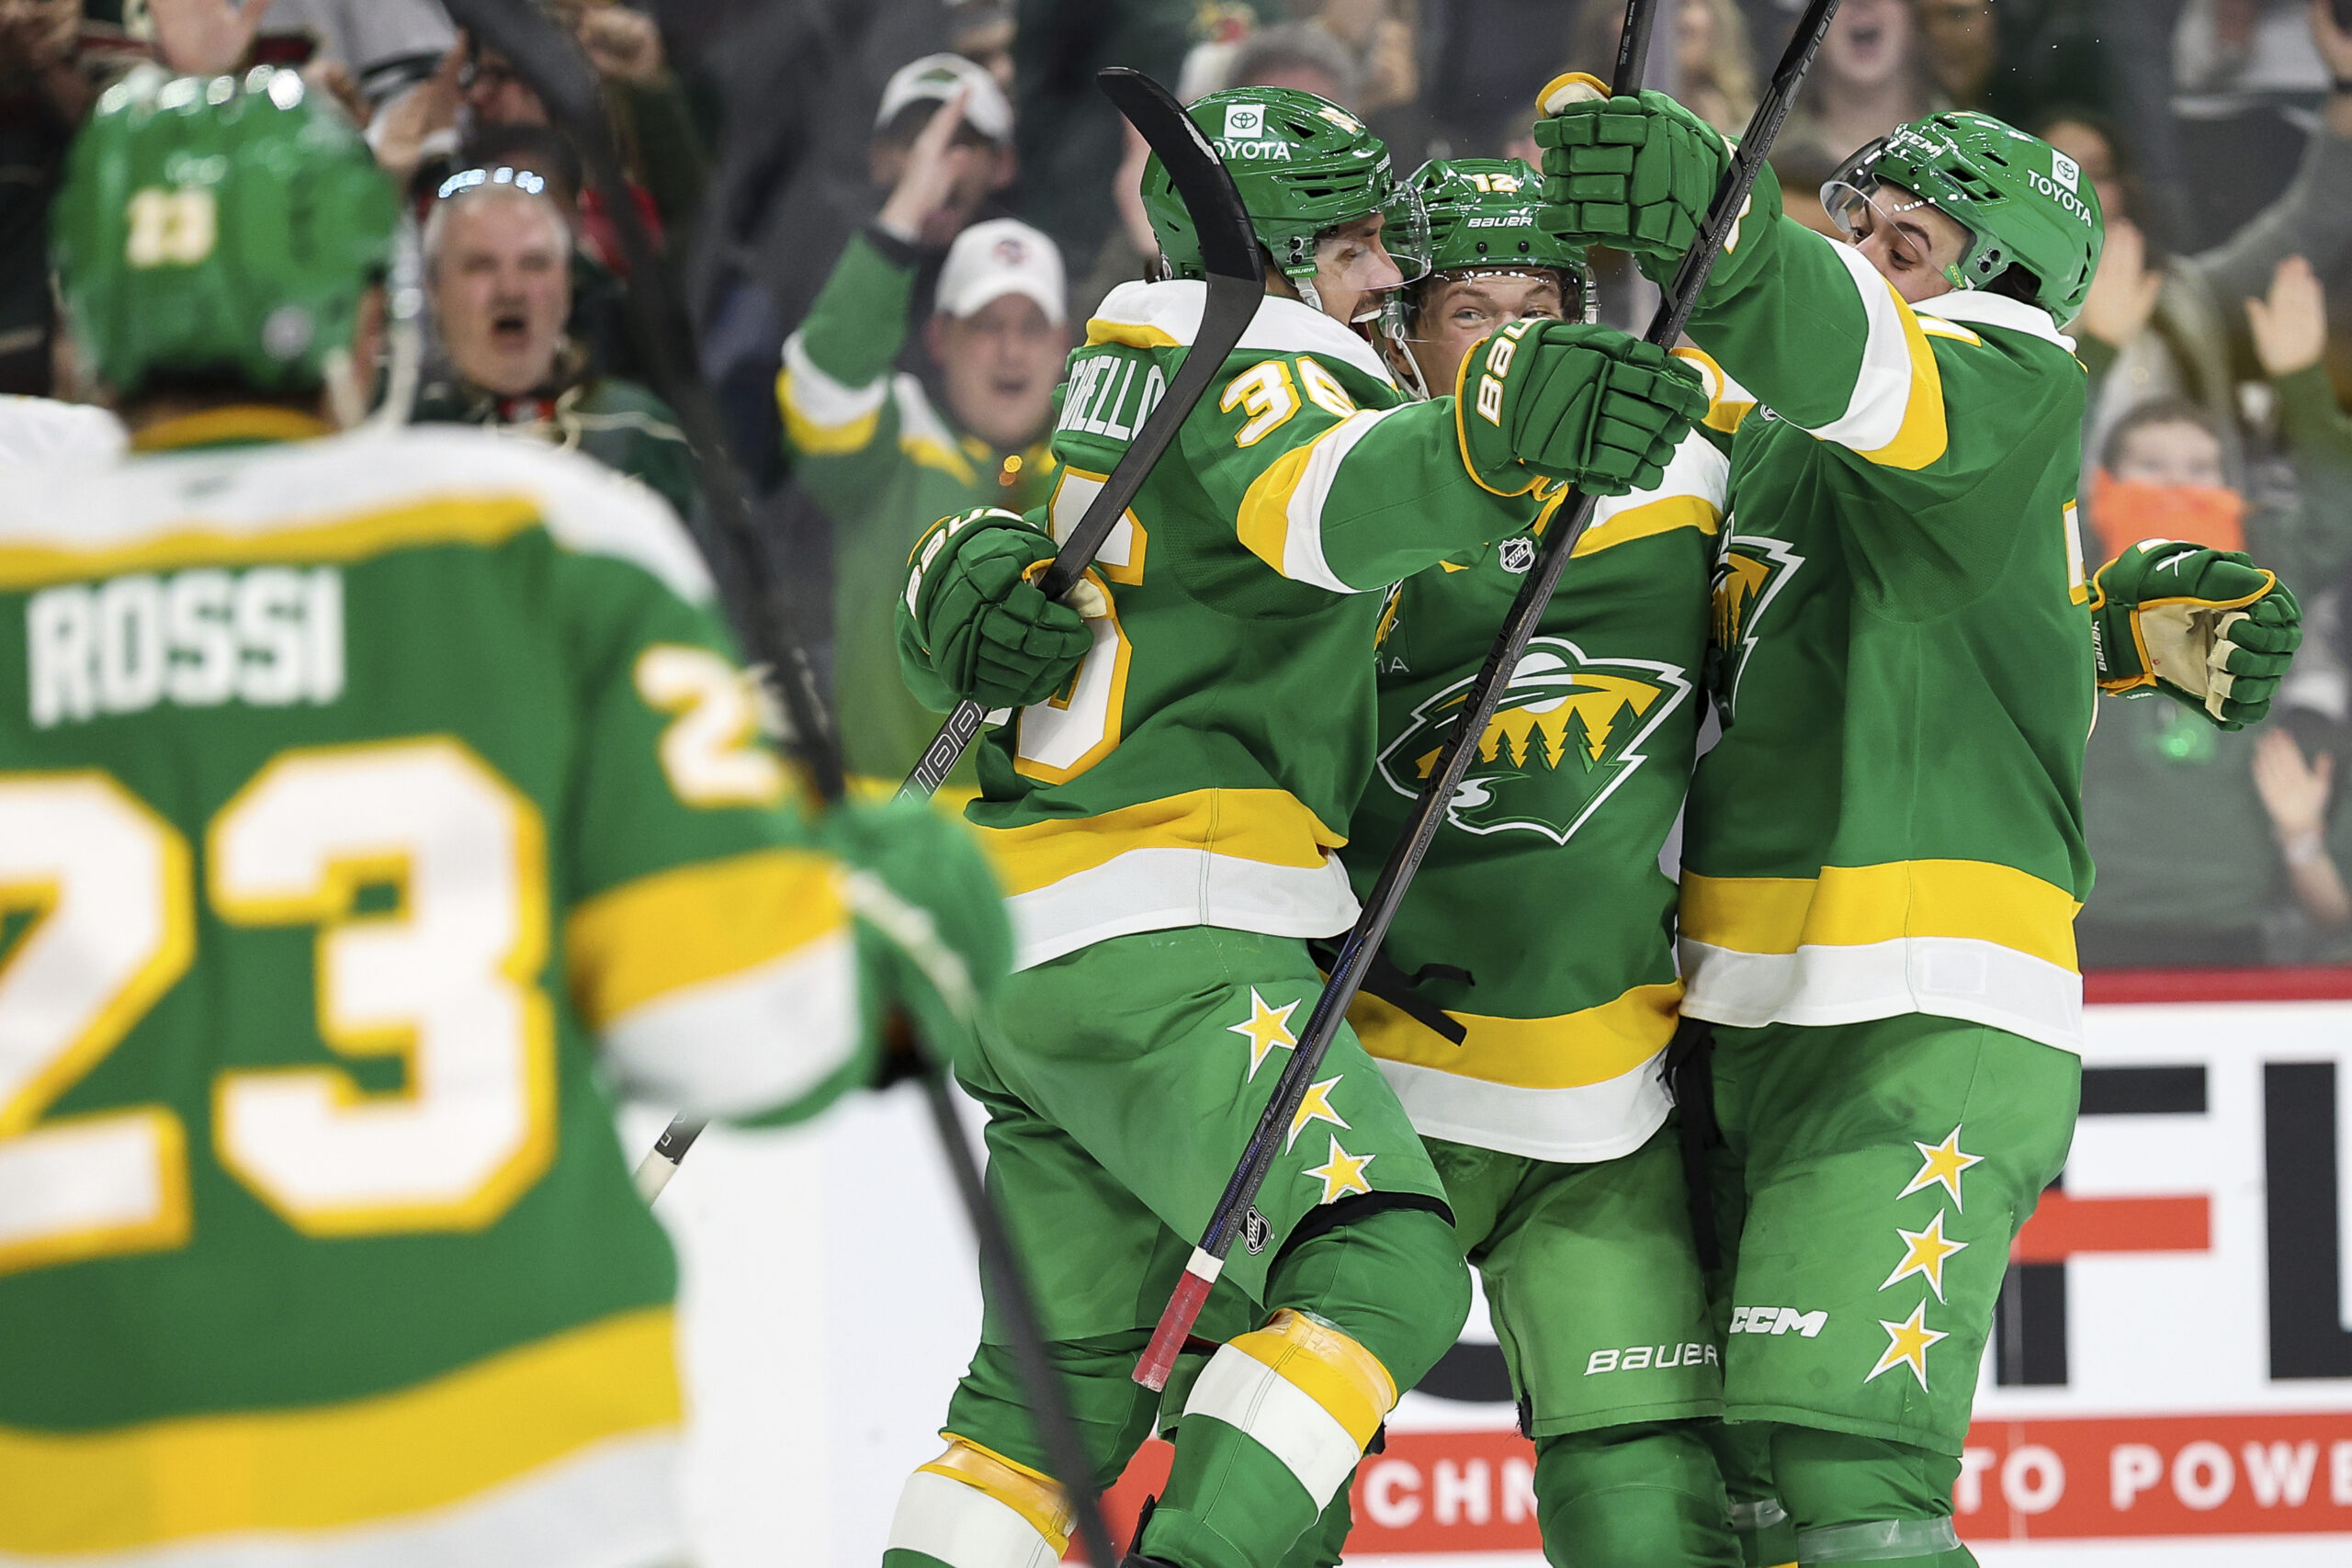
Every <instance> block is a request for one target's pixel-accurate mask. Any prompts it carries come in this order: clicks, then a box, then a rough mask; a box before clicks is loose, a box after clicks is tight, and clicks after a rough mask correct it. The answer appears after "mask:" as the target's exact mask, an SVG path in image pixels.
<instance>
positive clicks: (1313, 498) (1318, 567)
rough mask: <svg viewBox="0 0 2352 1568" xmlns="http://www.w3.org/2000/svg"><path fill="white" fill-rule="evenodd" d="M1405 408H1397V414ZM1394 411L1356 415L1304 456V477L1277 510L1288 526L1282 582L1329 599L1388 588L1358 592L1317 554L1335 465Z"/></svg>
mask: <svg viewBox="0 0 2352 1568" xmlns="http://www.w3.org/2000/svg"><path fill="white" fill-rule="evenodd" d="M1406 406H1408V405H1406V404H1401V403H1400V404H1398V405H1397V408H1404V407H1406ZM1397 408H1386V409H1363V410H1359V411H1358V412H1354V413H1351V414H1350V415H1348V417H1347V418H1345V419H1343V420H1341V421H1340V423H1337V424H1335V425H1333V426H1332V427H1331V428H1330V429H1329V430H1327V431H1325V432H1324V433H1323V434H1321V435H1318V436H1317V437H1316V438H1315V442H1314V445H1313V446H1310V447H1309V448H1308V450H1307V455H1306V472H1304V473H1302V474H1301V475H1300V476H1299V480H1298V488H1297V489H1296V490H1294V491H1291V495H1290V502H1289V504H1288V505H1287V506H1286V507H1285V508H1284V509H1283V515H1284V517H1285V518H1286V519H1287V520H1288V522H1289V524H1290V526H1289V527H1288V528H1287V529H1285V530H1284V531H1283V576H1284V577H1287V578H1289V579H1291V580H1292V581H1296V582H1304V583H1306V584H1309V585H1310V586H1312V587H1316V588H1328V589H1329V590H1330V591H1331V592H1334V593H1369V592H1374V591H1375V590H1381V589H1385V588H1387V587H1388V584H1387V583H1385V582H1374V583H1369V584H1367V585H1365V586H1363V587H1361V588H1359V587H1357V586H1356V585H1355V584H1353V583H1351V582H1349V581H1345V580H1344V579H1342V578H1341V577H1340V574H1339V573H1338V572H1336V571H1333V570H1331V563H1330V562H1329V560H1327V559H1326V558H1324V554H1323V507H1324V503H1325V502H1329V500H1330V499H1331V487H1332V486H1333V485H1334V484H1336V483H1337V482H1338V481H1339V478H1340V465H1341V464H1342V463H1344V462H1346V461H1347V460H1348V454H1349V453H1351V452H1352V451H1354V450H1355V449H1356V446H1357V445H1358V443H1360V442H1362V441H1363V438H1364V437H1365V436H1367V435H1369V434H1372V432H1373V430H1374V427H1375V426H1377V425H1378V424H1379V423H1380V422H1381V421H1382V420H1384V419H1386V418H1387V417H1388V416H1389V415H1390V414H1393V413H1395V412H1397Z"/></svg>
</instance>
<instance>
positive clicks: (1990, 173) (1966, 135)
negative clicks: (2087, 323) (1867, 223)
mask: <svg viewBox="0 0 2352 1568" xmlns="http://www.w3.org/2000/svg"><path fill="white" fill-rule="evenodd" d="M1882 184H1885V185H1896V186H1902V187H1903V188H1904V189H1905V190H1907V191H1910V192H1911V193H1912V194H1913V195H1915V196H1917V197H1918V198H1919V199H1920V200H1922V201H1924V202H1927V203H1928V205H1930V206H1932V207H1934V208H1936V209H1938V210H1939V211H1941V212H1944V213H1946V214H1948V215H1949V216H1951V218H1953V219H1954V220H1957V221H1958V222H1959V223H1960V225H1961V227H1962V228H1963V229H1965V230H1967V231H1968V233H1969V244H1968V248H1967V249H1966V251H1965V252H1964V253H1963V254H1962V256H1961V258H1960V260H1959V261H1957V262H1955V263H1954V264H1953V265H1951V266H1948V267H1946V268H1945V269H1944V276H1945V278H1946V279H1947V280H1948V281H1950V282H1951V285H1952V287H1953V288H1984V287H1985V285H1986V284H1989V283H1991V282H1993V281H1994V280H1995V279H1996V278H1997V277H1999V276H2001V275H2002V274H2004V273H2005V272H2007V271H2008V270H2009V269H2010V268H2011V267H2016V268H2018V269H2019V270H2020V271H2022V272H2023V273H2025V274H2026V275H2027V276H2030V278H2031V279H2032V280H2033V281H2032V284H2031V286H2030V288H2027V289H2026V290H2024V292H2025V293H2026V295H2027V297H2028V298H2030V299H2031V300H2032V301H2033V302H2034V303H2035V304H2037V305H2039V306H2041V308H2042V309H2043V310H2047V311H2049V312H2050V313H2051V315H2052V316H2053V317H2055V318H2056V319H2057V320H2058V321H2061V322H2064V321H2072V320H2073V319H2074V318H2075V315H2076V314H2077V313H2078V312H2079V311H2080V310H2082V308H2083V300H2084V299H2085V298H2086V296H2087V295H2088V294H2089V293H2090V288H2091V275H2092V274H2093V273H2095V272H2097V271H2098V254H2099V246H2100V244H2101V243H2102V241H2103V240H2104V238H2105V234H2106V226H2105V223H2104V221H2103V220H2102V219H2101V217H2100V215H2099V209H2098V191H2097V190H2095V189H2094V188H2092V186H2091V183H2090V181H2088V180H2086V179H2085V178H2084V177H2083V172H2082V169H2081V167H2080V166H2079V165H2078V164H2075V160H2073V159H2072V158H2069V157H2067V156H2066V155H2065V154H2064V152H2059V151H2058V150H2057V149H2056V148H2054V147H2052V146H2051V145H2050V144H2049V143H2048V142H2046V141H2042V140H2041V139H2040V138H2039V137H2033V136H2028V135H2027V134H2026V133H2025V132H2024V131H2022V130H2016V129H2014V128H2012V127H2011V126H2009V125H2008V124H2007V123H2005V122H2004V121H2001V120H1997V119H1995V118H1993V117H1992V116H1991V115H1986V114H1978V113H1976V112H1974V111H1973V110H1971V109H1951V110H1947V111H1946V112H1944V113H1942V114H1933V115H1929V116H1928V118H1925V119H1920V120H1914V121H1912V122H1911V123H1910V124H1909V125H1906V126H1904V127H1903V128H1902V129H1900V130H1897V131H1895V132H1894V134H1893V135H1892V136H1883V137H1881V138H1879V139H1878V140H1877V141H1873V142H1871V144H1870V145H1869V146H1867V147H1865V148H1863V149H1862V150H1861V151H1860V152H1857V153H1855V154H1854V155H1853V157H1851V158H1850V159H1849V160H1847V163H1846V166H1845V168H1844V169H1843V170H1841V171H1840V172H1839V173H1838V175H1837V177H1836V178H1834V179H1832V180H1830V181H1829V183H1828V184H1826V185H1825V186H1822V187H1821V204H1822V206H1823V207H1824V208H1826V209H1827V210H1828V213H1829V216H1830V218H1831V219H1832V220H1834V221H1835V222H1836V223H1837V224H1838V228H1839V229H1841V230H1843V231H1846V232H1847V233H1849V234H1851V233H1852V232H1853V231H1854V228H1855V225H1856V224H1857V223H1858V222H1859V221H1860V218H1861V213H1862V209H1864V208H1865V207H1867V206H1868V205H1869V202H1870V199H1871V195H1872V193H1873V192H1875V191H1876V190H1877V188H1878V187H1879V186H1880V185H1882Z"/></svg>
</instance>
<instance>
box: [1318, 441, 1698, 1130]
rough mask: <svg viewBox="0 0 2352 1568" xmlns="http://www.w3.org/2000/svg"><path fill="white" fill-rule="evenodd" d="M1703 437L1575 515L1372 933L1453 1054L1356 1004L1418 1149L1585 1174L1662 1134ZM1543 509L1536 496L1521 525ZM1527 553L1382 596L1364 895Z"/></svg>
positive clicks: (1420, 1029) (1417, 581) (1362, 809)
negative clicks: (1500, 1155) (1541, 593)
mask: <svg viewBox="0 0 2352 1568" xmlns="http://www.w3.org/2000/svg"><path fill="white" fill-rule="evenodd" d="M1722 441H1723V437H1721V436H1718V435H1714V434H1712V433H1710V432H1705V431H1692V432H1691V434H1688V435H1686V436H1685V437H1684V438H1683V441H1682V445H1681V446H1680V447H1679V449H1678V450H1677V451H1676V453H1675V457H1674V460H1673V462H1672V463H1670V464H1669V465H1668V468H1667V471H1666V477H1665V479H1664V480H1663V481H1662V482H1661V483H1660V484H1659V485H1658V486H1657V488H1656V489H1654V490H1647V491H1635V492H1634V494H1632V495H1627V496H1620V497H1615V498H1611V499H1609V500H1605V501H1603V502H1600V506H1599V507H1598V508H1597V509H1596V510H1595V512H1594V513H1593V521H1592V524H1591V525H1590V526H1589V528H1588V529H1587V530H1586V532H1585V535H1584V536H1583V537H1582V538H1581V539H1579V540H1578V541H1577V548H1576V554H1575V556H1574V557H1573V558H1571V559H1570V561H1569V563H1568V566H1567V569H1566V575H1565V576H1563V578H1562V579H1561V586H1560V588H1559V590H1558V591H1557V592H1555V594H1554V595H1553V598H1552V603H1551V604H1550V606H1549V607H1548V608H1547V609H1546V610H1545V612H1544V619H1543V621H1542V623H1541V624H1540V625H1539V626H1537V628H1536V633H1535V636H1534V637H1533V638H1532V639H1531V640H1530V642H1529V644H1528V648H1527V652H1526V653H1525V655H1524V656H1522V657H1521V660H1520V662H1519V667H1518V669H1517V670H1516V671H1514V672H1513V674H1512V677H1511V682H1510V689H1509V691H1508V692H1507V693H1506V694H1505V695H1504V697H1503V702H1502V706H1501V707H1500V709H1499V710H1498V712H1497V713H1496V715H1495V717H1494V719H1493V721H1492V722H1491V723H1489V724H1488V726H1487V731H1486V734H1485V735H1484V736H1482V737H1481V738H1480V740H1479V746H1478V755H1477V759H1476V761H1474V762H1473V763H1472V764H1471V766H1470V772H1469V773H1468V774H1467V775H1466V776H1465V778H1464V781H1463V784H1462V787H1461V789H1460V790H1459V791H1458V792H1457V793H1456V794H1455V795H1454V798H1453V803H1452V805H1451V807H1449V808H1448V810H1447V812H1446V815H1445V819H1444V821H1443V822H1442V824H1441V825H1440V826H1439V828H1438V832H1437V838H1436V839H1435V840H1434V841H1433V842H1432V843H1431V844H1430V852H1429V856H1428V858H1427V859H1426V860H1424V861H1423V862H1422V863H1421V868H1420V872H1419V874H1418V875H1417V876H1416V877H1415V878H1414V880H1413V885H1412V887H1411V888H1410V890H1409V891H1408V893H1407V895H1406V897H1405V901H1404V903H1403V905H1402V906H1401V907H1400V908H1398V910H1397V919H1396V923H1395V924H1394V925H1392V926H1391V927H1390V928H1389V932H1388V940H1387V942H1386V945H1385V949H1384V953H1385V956H1386V957H1387V958H1388V959H1389V961H1390V962H1391V963H1392V964H1395V965H1396V966H1397V968H1398V969H1399V970H1401V971H1403V972H1404V973H1405V974H1407V975H1408V976H1409V975H1412V974H1415V973H1420V972H1424V971H1425V969H1426V966H1430V965H1437V966H1441V967H1440V968H1438V969H1435V970H1427V972H1426V973H1424V977H1423V978H1422V979H1421V981H1420V983H1419V985H1418V986H1416V987H1413V999H1414V1000H1415V1001H1416V1002H1424V1003H1427V1004H1429V1005H1431V1006H1435V1007H1439V1008H1442V1009H1443V1010H1445V1012H1446V1013H1447V1014H1448V1015H1449V1016H1450V1017H1451V1018H1452V1019H1453V1021H1454V1023H1456V1024H1457V1025H1459V1026H1460V1027H1461V1028H1462V1029H1463V1031H1464V1035H1463V1038H1462V1040H1461V1041H1460V1043H1455V1042H1453V1041H1451V1040H1449V1039H1447V1038H1446V1037H1445V1036H1443V1035H1442V1034H1440V1033H1438V1032H1436V1031H1435V1030H1433V1029H1431V1028H1430V1027H1429V1026H1428V1025H1427V1024H1426V1023H1424V1022H1422V1021H1419V1020H1417V1019H1416V1018H1414V1017H1413V1016H1412V1014H1411V1012H1409V1011H1408V1010H1404V1009H1400V1008H1398V1007H1397V1006H1394V1005H1392V1004H1391V1003H1390V1002H1388V1001H1386V1000H1385V999H1383V998H1379V997H1375V996H1373V995H1370V994H1368V993H1367V994H1363V995H1360V996H1359V997H1358V998H1357V999H1356V1003H1355V1005H1354V1007H1353V1008H1351V1010H1350V1013H1349V1018H1350V1021H1351V1022H1352V1023H1353V1024H1354V1025H1355V1029H1356V1033H1357V1035H1358V1036H1359V1037H1360V1038H1361V1039H1362V1040H1363V1043H1364V1046H1365V1048H1366V1049H1368V1050H1369V1051H1371V1053H1372V1054H1373V1055H1374V1057H1376V1058H1378V1059H1379V1061H1380V1065H1381V1070H1382V1071H1383V1072H1384V1073H1385V1075H1386V1076H1387V1077H1388V1080H1389V1082H1390V1083H1391V1084H1393V1085H1394V1086H1395V1087H1396V1089H1397V1098H1398V1100H1401V1101H1402V1102H1403V1103H1404V1106H1405V1109H1406V1111H1408V1113H1409V1114H1410V1115H1411V1116H1412V1119H1413V1125H1414V1126H1416V1127H1417V1128H1419V1130H1420V1131H1421V1132H1422V1133H1424V1134H1427V1135H1429V1136H1430V1137H1437V1138H1445V1139H1448V1140H1451V1141H1453V1142H1454V1143H1463V1144H1472V1145H1477V1146H1479V1147H1481V1148H1490V1149H1500V1150H1502V1151H1504V1152H1506V1153H1510V1154H1516V1155H1522V1156H1527V1157H1529V1158H1532V1159H1546V1160H1557V1161H1561V1162H1564V1163H1584V1162H1588V1161H1594V1160H1604V1159H1613V1158H1615V1157H1616V1156H1620V1155H1624V1154H1630V1153H1632V1152H1633V1151H1634V1149H1636V1148H1639V1147H1640V1146H1641V1145H1643V1144H1644V1143H1645V1142H1646V1141H1647V1140H1648V1138H1649V1136H1650V1134H1653V1133H1655V1132H1656V1131H1657V1128H1658V1125H1659V1123H1660V1122H1663V1121H1665V1119H1666V1113H1667V1110H1668V1104H1669V1101H1668V1098H1667V1094H1666V1089H1665V1086H1664V1085H1663V1083H1661V1082H1660V1080H1659V1076H1658V1072H1657V1057H1658V1054H1659V1053H1660V1052H1662V1051H1663V1050H1664V1049H1665V1048H1666V1044H1667V1042H1668V1040H1669V1039H1670V1038H1671V1037H1672V1035H1673V1033H1674V1026H1675V1020H1676V1017H1677V1004H1678V1002H1679V1000H1680V998H1681V994H1682V985H1681V981H1680V980H1679V978H1678V977H1677V975H1676V972H1675V953H1674V901H1675V885H1674V882H1673V880H1672V879H1671V878H1670V877H1668V875H1667V874H1666V873H1665V872H1664V871H1663V870H1662V869H1661V868H1660V867H1659V864H1658V854H1659V852H1660V850H1661V848H1662V847H1663V845H1664V844H1665V842H1666V840H1667V836H1668V833H1669V832H1670V831H1671V830H1672V829H1673V827H1674V819H1675V816H1676V814H1677V813H1678V812H1679V811H1680V810H1681V808H1682V797H1683V794H1684V791H1685V790H1686V789H1687V788H1688V786H1689V784H1690V782H1691V761H1692V757H1693V754H1694V752H1695V750H1696V747H1697V743H1698V736H1699V722H1700V717H1701V711H1702V705H1703V698H1702V682H1703V671H1704V668H1705V662H1706V652H1707V635H1708V582H1709V578H1710V575H1711V573H1712V570H1713V563H1714V558H1715V547H1716V542H1717V536H1718V534H1719V532H1720V527H1719V525H1720V522H1721V519H1722V516H1723V507H1724V480H1725V476H1726V474H1727V472H1728V465H1727V463H1726V462H1725V459H1724V453H1723V450H1722V447H1721V446H1720V445H1718V443H1720V442H1722ZM1550 520H1551V511H1550V509H1549V507H1548V506H1547V509H1546V512H1545V514H1544V518H1543V519H1542V520H1541V521H1540V522H1539V523H1538V525H1537V527H1536V529H1535V535H1536V536H1540V535H1541V534H1542V532H1543V530H1544V527H1546V526H1548V525H1549V524H1550ZM1535 553H1536V550H1535V538H1534V537H1533V536H1525V535H1522V536H1515V537H1513V538H1510V539H1506V540H1505V541H1503V543H1502V544H1501V546H1500V547H1498V548H1496V549H1493V550H1490V551H1487V554H1486V555H1485V557H1484V558H1482V559H1480V560H1478V561H1477V562H1476V564H1475V565H1472V566H1469V567H1466V568H1453V567H1444V568H1441V569H1440V570H1435V571H1425V572H1422V573H1421V574H1419V576H1417V577H1413V578H1410V579H1408V580H1407V581H1405V582H1404V583H1403V584H1402V585H1401V586H1400V587H1399V588H1398V589H1397V597H1396V602H1395V609H1394V612H1393V616H1392V619H1391V621H1390V622H1389V624H1388V626H1387V627H1386V628H1385V633H1384V635H1383V637H1382V639H1381V645H1380V651H1379V670H1380V752H1379V757H1378V760H1377V763H1376V766H1375V769H1374V775H1373V780H1372V784H1371V785H1370V787H1369V788H1367V789H1366V790H1365V792H1364V795H1363V803H1362V804H1361V805H1359V806H1358V807H1357V808H1356V812H1355V816H1354V818H1353V819H1352V820H1351V823H1350V824H1349V829H1348V830H1349V837H1350V842H1349V845H1348V847H1347V849H1346V851H1345V852H1344V856H1345V859H1346V861H1347V863H1348V869H1349V871H1350V874H1351V876H1352V878H1353V880H1354V883H1355V886H1356V887H1357V888H1358V890H1359V891H1360V892H1361V891H1365V890H1368V889H1369V888H1370V887H1371V886H1372V883H1373V880H1374V877H1376V876H1377V875H1378V874H1379V871H1380V866H1381V863H1382V862H1383V861H1384V860H1385V859H1386V857H1387V854H1388V851H1389V849H1390V847H1391V846H1392V845H1393V844H1394V843H1395V842H1396V840H1397V837H1398V835H1399V834H1400V833H1401V832H1402V831H1403V830H1404V827H1405V821H1406V818H1408V816H1409V815H1410V813H1411V808H1412V802H1413V799H1414V797H1415V796H1416V795H1418V794H1419V790H1420V786H1421V784H1422V781H1424V780H1425V779H1427V778H1428V776H1429V773H1430V769H1431V768H1432V767H1434V766H1435V765H1436V762H1437V754H1438V749H1439V748H1440V747H1442V745H1444V744H1445V742H1446V741H1447V740H1448V739H1451V738H1452V736H1453V728H1454V725H1455V723H1456V721H1457V716H1458V715H1459V713H1460V711H1461V706H1462V704H1463V702H1464V697H1465V696H1466V694H1467V693H1468V689H1469V686H1470V683H1471V682H1472V680H1473V679H1474V678H1475V677H1476V674H1477V671H1478V669H1479V666H1480V665H1481V664H1482V663H1483V662H1484V660H1485V659H1486V655H1487V649H1488V648H1489V647H1490V646H1491V645H1492V644H1493V642H1494V638H1495V633H1496V632H1497V630H1498V629H1499V628H1500V626H1502V622H1503V616H1504V615H1505V613H1506V612H1507V611H1508V610H1509V608H1510V603H1511V600H1512V598H1513V596H1514V595H1515V594H1517V592H1519V587H1520V584H1521V582H1522V581H1525V576H1526V573H1527V571H1528V570H1529V569H1530V568H1531V567H1532V565H1533V564H1534V560H1535ZM1448 971H1451V972H1453V973H1448ZM1463 974H1466V975H1467V976H1469V977H1468V979H1467V980H1464V979H1463V978H1461V977H1460V976H1461V975H1463Z"/></svg>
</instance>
